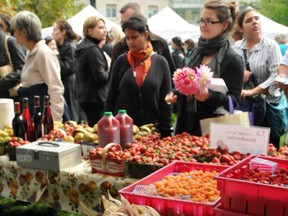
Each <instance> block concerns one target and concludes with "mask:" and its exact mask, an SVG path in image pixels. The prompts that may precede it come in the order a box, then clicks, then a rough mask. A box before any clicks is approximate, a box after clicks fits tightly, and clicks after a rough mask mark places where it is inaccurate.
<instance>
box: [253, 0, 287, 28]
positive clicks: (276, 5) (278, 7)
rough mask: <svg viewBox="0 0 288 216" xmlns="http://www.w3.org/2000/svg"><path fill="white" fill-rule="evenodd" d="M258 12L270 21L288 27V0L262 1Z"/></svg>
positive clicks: (258, 5)
mask: <svg viewBox="0 0 288 216" xmlns="http://www.w3.org/2000/svg"><path fill="white" fill-rule="evenodd" d="M257 7H258V8H257V10H258V11H259V12H260V13H262V14H263V15H265V16H267V17H269V18H270V19H272V20H274V21H276V22H278V23H281V24H282V25H285V26H288V16H287V13H288V4H287V0H261V1H260V2H259V3H258V4H257Z"/></svg>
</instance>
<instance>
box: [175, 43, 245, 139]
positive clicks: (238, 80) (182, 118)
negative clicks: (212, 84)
mask: <svg viewBox="0 0 288 216" xmlns="http://www.w3.org/2000/svg"><path fill="white" fill-rule="evenodd" d="M191 61H193V60H192V59H191ZM191 61H190V62H191ZM188 67H189V64H188ZM220 67H221V73H220V78H222V79H223V80H224V81H225V83H226V86H227V88H228V92H227V94H226V95H224V94H222V93H219V92H215V91H212V90H209V92H210V97H209V99H208V100H207V101H205V102H199V101H197V102H196V104H195V101H196V100H194V99H190V100H189V99H188V98H187V97H186V96H184V95H182V94H181V95H179V98H178V103H177V109H178V110H177V111H178V112H177V125H176V131H175V132H176V134H178V133H182V132H188V133H191V134H194V135H197V136H200V135H201V129H200V122H199V120H200V119H205V118H210V117H215V116H217V115H216V114H215V113H214V111H215V110H216V109H217V108H218V107H220V106H224V107H225V108H226V110H228V95H229V96H230V97H231V99H232V101H233V103H234V104H236V103H237V102H238V101H239V100H240V94H241V90H242V82H243V72H244V63H243V60H242V58H241V56H240V55H238V54H237V53H236V52H235V51H234V50H233V49H232V48H231V47H230V48H229V49H228V50H227V52H226V54H225V55H224V57H223V61H222V62H221V66H220ZM195 107H197V108H196V109H195Z"/></svg>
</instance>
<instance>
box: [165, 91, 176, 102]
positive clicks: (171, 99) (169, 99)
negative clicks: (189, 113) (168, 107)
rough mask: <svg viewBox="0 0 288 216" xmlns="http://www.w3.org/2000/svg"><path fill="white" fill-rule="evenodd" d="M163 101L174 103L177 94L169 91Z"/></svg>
mask: <svg viewBox="0 0 288 216" xmlns="http://www.w3.org/2000/svg"><path fill="white" fill-rule="evenodd" d="M165 101H166V102H167V103H168V104H171V103H176V102H177V95H175V94H174V93H173V92H170V93H169V94H167V95H166V97H165Z"/></svg>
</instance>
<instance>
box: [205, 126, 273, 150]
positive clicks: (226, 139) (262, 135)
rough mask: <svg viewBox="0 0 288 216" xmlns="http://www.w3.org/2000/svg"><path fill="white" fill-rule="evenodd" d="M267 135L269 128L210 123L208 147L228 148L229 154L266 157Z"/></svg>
mask: <svg viewBox="0 0 288 216" xmlns="http://www.w3.org/2000/svg"><path fill="white" fill-rule="evenodd" d="M269 135H270V128H264V127H243V126H239V125H225V124H215V123H211V128H210V146H211V148H217V147H218V146H220V147H222V148H228V149H229V152H232V151H239V152H241V153H251V154H256V155H260V154H264V155H267V149H268V144H269Z"/></svg>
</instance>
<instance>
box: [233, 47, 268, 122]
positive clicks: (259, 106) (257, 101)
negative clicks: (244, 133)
mask: <svg viewBox="0 0 288 216" xmlns="http://www.w3.org/2000/svg"><path fill="white" fill-rule="evenodd" d="M243 55H244V60H245V68H246V70H249V71H251V70H250V66H249V62H248V60H247V50H243ZM256 86H258V82H257V80H256V77H255V75H254V73H251V76H250V78H249V80H248V81H247V82H246V83H244V85H243V88H244V89H252V88H254V87H256ZM237 109H239V110H241V111H243V112H249V113H250V114H251V115H252V116H253V119H254V120H253V123H252V124H253V125H255V126H262V124H263V121H264V118H265V114H266V100H265V97H264V96H263V95H262V94H261V95H255V96H252V97H246V98H245V99H244V100H241V101H240V102H239V103H238V104H237Z"/></svg>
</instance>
